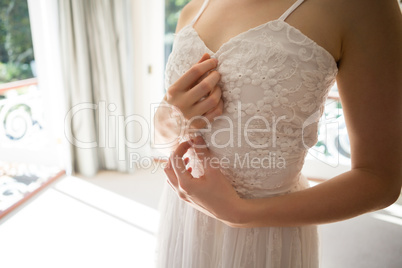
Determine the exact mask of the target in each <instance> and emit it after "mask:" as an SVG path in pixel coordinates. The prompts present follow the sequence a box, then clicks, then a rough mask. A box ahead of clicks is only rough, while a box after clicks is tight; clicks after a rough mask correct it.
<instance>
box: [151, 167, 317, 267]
mask: <svg viewBox="0 0 402 268" xmlns="http://www.w3.org/2000/svg"><path fill="white" fill-rule="evenodd" d="M306 187H308V182H307V179H306V178H305V177H304V176H303V175H301V176H300V180H299V182H298V184H297V185H296V186H294V187H293V189H292V190H291V191H298V190H301V189H304V188H306ZM160 213H161V218H160V219H161V221H160V225H159V231H158V240H157V267H172V268H173V267H174V268H180V267H183V268H198V267H199V268H209V267H213V268H215V267H225V268H226V267H227V268H237V267H245V268H252V267H255V268H262V267H269V268H276V267H278V268H287V267H289V268H290V267H291V268H295V267H303V268H315V267H318V259H319V252H318V251H319V250H318V234H317V226H300V227H259V228H232V227H229V226H227V225H225V224H224V223H222V222H220V221H218V220H216V219H213V218H211V217H209V216H207V215H205V214H203V213H202V212H199V211H198V210H196V209H194V208H193V207H191V206H190V205H188V204H187V203H186V202H185V201H182V200H181V199H179V198H178V196H177V195H176V193H175V192H174V191H173V190H172V189H171V188H170V186H169V185H168V184H167V183H166V184H165V188H164V191H163V195H162V198H161V202H160Z"/></svg>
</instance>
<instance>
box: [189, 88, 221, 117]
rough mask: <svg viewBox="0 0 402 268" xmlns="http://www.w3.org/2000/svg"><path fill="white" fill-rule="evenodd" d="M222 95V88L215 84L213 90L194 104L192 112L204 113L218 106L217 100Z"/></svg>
mask: <svg viewBox="0 0 402 268" xmlns="http://www.w3.org/2000/svg"><path fill="white" fill-rule="evenodd" d="M221 97H222V90H221V89H220V87H218V86H215V87H214V90H212V92H211V94H209V96H207V97H206V98H204V99H203V100H201V101H200V102H198V103H197V104H195V106H194V109H193V110H194V113H197V114H202V115H204V114H206V113H207V112H209V111H211V110H212V109H214V108H215V107H216V106H218V104H219V102H220V101H221Z"/></svg>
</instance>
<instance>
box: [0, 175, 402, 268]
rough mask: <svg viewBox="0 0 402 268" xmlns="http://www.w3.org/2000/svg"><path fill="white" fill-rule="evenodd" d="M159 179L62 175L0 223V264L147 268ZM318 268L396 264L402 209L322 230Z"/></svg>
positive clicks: (400, 254) (401, 254)
mask: <svg viewBox="0 0 402 268" xmlns="http://www.w3.org/2000/svg"><path fill="white" fill-rule="evenodd" d="M163 181H164V176H163V174H162V172H161V171H157V172H156V173H153V172H151V171H149V170H139V171H138V172H137V173H136V174H135V175H129V174H119V173H115V172H101V173H99V175H98V176H96V177H95V178H84V179H82V178H77V177H71V176H70V177H68V176H66V177H64V178H63V179H60V180H58V181H57V182H56V183H54V184H52V185H51V186H50V187H48V188H47V189H46V191H43V192H42V193H41V194H40V195H38V196H37V197H35V198H34V199H32V200H31V201H30V202H29V203H27V204H26V205H24V206H23V207H21V208H20V209H19V210H18V211H15V212H14V213H12V214H10V215H8V216H7V217H6V218H4V219H2V220H1V221H0V267H4V268H14V267H15V268H20V267H33V268H36V267H38V268H39V267H40V268H43V267H52V268H53V267H74V268H81V267H83V268H84V267H85V268H87V267H97V268H98V267H113V268H120V267H122V268H123V267H141V268H143V267H144V268H146V267H153V260H154V247H155V232H156V229H157V223H158V213H157V204H158V198H159V196H160V193H161V191H162V185H163ZM320 229H321V234H322V253H323V254H322V267H324V268H332V267H336V268H339V267H342V268H348V267H351V268H352V267H353V268H359V267H365V268H367V267H402V206H401V205H400V204H395V205H393V206H391V207H389V208H388V209H387V210H382V211H379V212H376V213H370V214H367V215H363V216H360V217H357V218H354V219H352V220H348V221H344V222H340V223H334V224H327V225H323V226H321V227H320Z"/></svg>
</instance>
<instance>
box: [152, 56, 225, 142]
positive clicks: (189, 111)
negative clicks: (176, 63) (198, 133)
mask: <svg viewBox="0 0 402 268" xmlns="http://www.w3.org/2000/svg"><path fill="white" fill-rule="evenodd" d="M216 67H217V60H216V59H211V58H210V56H209V54H204V55H203V56H202V58H201V59H200V61H199V62H198V63H197V64H195V65H194V66H192V67H191V68H190V69H189V70H188V71H187V72H186V73H185V74H183V76H181V77H180V78H179V79H178V80H177V81H176V82H175V83H174V84H173V85H171V86H170V87H169V89H168V90H167V93H166V96H165V97H164V101H163V103H164V105H161V106H160V107H159V108H158V110H157V112H156V114H155V127H156V130H157V133H156V134H157V135H156V139H157V141H158V142H159V141H163V142H166V141H169V142H170V141H172V140H174V139H175V138H179V137H180V133H181V130H182V129H183V127H190V128H192V129H200V128H203V127H204V126H205V125H206V124H207V123H208V122H212V120H213V119H214V118H215V117H217V116H220V115H221V114H222V111H223V101H222V98H221V96H222V90H221V88H220V87H219V86H218V85H217V83H218V81H219V79H220V74H219V73H218V72H217V71H215V70H214V69H215V68H216ZM177 113H178V114H177ZM186 122H188V123H189V125H186V126H185V125H184V124H185V123H186Z"/></svg>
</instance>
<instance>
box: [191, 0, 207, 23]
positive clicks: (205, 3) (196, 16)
mask: <svg viewBox="0 0 402 268" xmlns="http://www.w3.org/2000/svg"><path fill="white" fill-rule="evenodd" d="M208 2H209V0H204V3H203V4H202V6H201V8H200V10H199V11H198V13H197V15H195V17H194V19H193V20H192V21H191V25H194V23H196V22H197V20H198V18H199V17H200V16H201V14H202V12H204V10H205V8H206V7H207V5H208Z"/></svg>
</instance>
